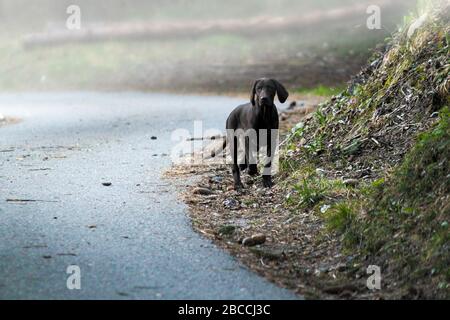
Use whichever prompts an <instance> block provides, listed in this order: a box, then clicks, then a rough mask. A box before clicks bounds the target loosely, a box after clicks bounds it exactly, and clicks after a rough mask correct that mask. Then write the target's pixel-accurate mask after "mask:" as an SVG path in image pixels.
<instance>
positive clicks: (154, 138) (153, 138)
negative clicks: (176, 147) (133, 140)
mask: <svg viewBox="0 0 450 320" xmlns="http://www.w3.org/2000/svg"><path fill="white" fill-rule="evenodd" d="M150 139H152V140H156V139H158V137H155V136H152V137H151V138H150Z"/></svg>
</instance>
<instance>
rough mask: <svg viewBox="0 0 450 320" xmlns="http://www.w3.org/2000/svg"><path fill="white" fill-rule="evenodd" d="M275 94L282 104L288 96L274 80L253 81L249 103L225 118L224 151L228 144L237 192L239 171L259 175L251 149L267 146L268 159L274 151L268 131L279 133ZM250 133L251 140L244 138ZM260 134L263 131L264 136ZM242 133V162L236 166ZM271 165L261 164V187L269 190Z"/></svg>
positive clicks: (270, 185) (257, 149)
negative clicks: (243, 154)
mask: <svg viewBox="0 0 450 320" xmlns="http://www.w3.org/2000/svg"><path fill="white" fill-rule="evenodd" d="M275 94H277V95H278V100H280V102H281V103H284V102H285V101H286V99H287V98H288V96H289V93H288V92H287V91H286V89H285V88H284V86H283V85H282V84H281V83H279V82H278V81H277V80H273V79H266V78H263V79H259V80H256V81H255V83H254V84H253V89H252V92H251V96H250V101H251V103H247V104H244V105H240V106H238V107H237V108H236V109H234V110H233V111H232V112H231V114H230V115H229V117H228V119H227V123H226V129H227V139H226V142H225V143H224V148H225V144H228V145H229V148H230V154H231V155H232V159H233V167H232V171H233V178H234V188H235V189H236V190H239V189H241V188H242V182H241V177H240V172H239V171H240V170H245V169H246V168H248V173H249V174H250V175H257V174H258V169H257V162H256V158H255V157H254V154H252V152H251V151H250V149H251V150H256V152H258V151H259V148H260V147H261V146H266V147H267V156H268V157H269V158H270V157H271V156H272V155H273V153H274V149H273V148H274V147H275V146H273V143H272V135H271V133H272V131H271V130H274V129H275V130H278V112H277V108H276V106H275V104H274V98H275ZM250 131H251V132H253V133H256V134H254V135H253V136H252V137H253V138H252V137H250V136H251V134H249V135H247V133H248V132H250ZM261 131H264V132H266V134H264V133H262V132H261ZM237 132H240V133H237ZM260 133H262V134H261V137H263V139H262V141H261V143H260V141H259V140H260ZM242 134H244V135H245V137H244V139H245V140H244V143H245V161H244V162H243V163H239V164H238V140H239V138H240V137H241V138H242ZM239 136H240V137H239ZM255 137H256V138H255ZM266 137H267V139H266ZM255 140H256V141H255ZM264 140H265V141H264ZM255 144H256V145H255ZM271 165H272V163H271V160H269V161H267V162H266V163H265V164H264V174H263V184H264V187H266V188H270V187H272V175H271V173H270V168H271ZM267 170H268V171H269V172H267Z"/></svg>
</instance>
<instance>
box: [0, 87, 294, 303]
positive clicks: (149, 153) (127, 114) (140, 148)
mask: <svg viewBox="0 0 450 320" xmlns="http://www.w3.org/2000/svg"><path fill="white" fill-rule="evenodd" d="M241 102H243V101H240V100H238V99H231V98H226V97H201V96H181V95H162V94H142V93H131V92H130V93H90V92H80V93H58V94H48V93H45V94H43V93H27V94H2V95H0V113H1V114H4V115H5V116H12V117H17V118H21V119H22V121H21V122H20V123H18V124H14V125H9V126H4V127H1V128H0V163H1V167H0V222H1V223H0V299H295V298H297V297H296V296H294V295H293V294H292V293H291V292H290V291H287V290H284V289H281V288H278V287H277V286H275V285H273V284H271V283H269V282H267V281H266V280H265V279H263V278H261V277H259V276H257V275H256V274H254V273H252V272H250V271H249V270H247V269H246V268H245V267H243V266H242V265H241V264H240V263H239V262H237V261H236V260H235V259H234V258H232V257H231V256H229V255H228V254H227V253H226V252H224V251H222V250H221V249H218V248H217V247H215V246H214V245H213V244H212V243H211V242H210V241H209V240H207V239H204V238H202V237H201V236H200V235H198V234H196V233H195V232H193V231H192V229H191V227H190V223H189V219H188V218H187V215H186V210H187V208H186V206H185V205H184V204H183V203H181V202H180V201H179V200H177V190H176V186H174V185H172V184H171V183H170V182H168V181H167V180H164V179H162V178H161V174H162V173H163V172H164V170H166V169H167V168H168V167H169V166H170V164H171V159H170V157H169V156H168V154H170V152H171V148H172V147H173V145H174V142H173V141H171V133H172V132H173V130H175V129H177V128H185V129H188V130H190V131H192V130H193V122H194V120H203V121H204V122H203V125H204V127H205V129H206V128H210V127H212V128H218V129H223V126H224V119H225V118H226V115H227V114H228V112H229V111H230V110H231V108H233V107H234V106H235V105H237V104H239V103H241ZM152 137H157V139H156V140H153V139H152ZM108 182H109V183H111V185H110V186H104V185H103V183H108ZM70 265H76V266H78V267H79V268H80V284H81V289H80V290H77V289H73V290H69V289H68V288H67V279H68V277H69V274H67V273H66V271H67V267H68V266H70Z"/></svg>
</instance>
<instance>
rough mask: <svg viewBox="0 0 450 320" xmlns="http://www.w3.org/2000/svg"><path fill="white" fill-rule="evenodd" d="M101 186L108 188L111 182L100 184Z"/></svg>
mask: <svg viewBox="0 0 450 320" xmlns="http://www.w3.org/2000/svg"><path fill="white" fill-rule="evenodd" d="M102 185H103V186H105V187H109V186H111V185H112V183H111V182H102Z"/></svg>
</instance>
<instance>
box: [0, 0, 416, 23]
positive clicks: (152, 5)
mask: <svg viewBox="0 0 450 320" xmlns="http://www.w3.org/2000/svg"><path fill="white" fill-rule="evenodd" d="M363 2H364V1H363ZM386 2H392V3H395V4H396V5H403V6H404V5H407V4H408V2H410V3H413V2H414V1H412V0H373V1H370V4H377V3H380V4H385V3H386ZM72 4H76V5H78V6H80V8H81V9H82V15H83V21H85V22H87V23H95V22H127V21H149V20H150V21H164V20H176V21H181V20H214V19H228V18H242V19H245V18H247V17H254V16H261V15H264V16H267V15H272V16H292V15H304V13H308V12H313V11H318V10H330V9H332V8H336V7H346V6H347V7H351V6H352V5H355V4H361V1H359V0H302V1H299V0H278V1H274V0H246V1H241V0H228V1H221V0H169V1H167V0H77V1H73V0H39V1H35V0H0V24H4V25H5V24H6V25H7V26H10V27H14V28H15V29H18V30H24V31H27V30H28V31H29V30H30V29H39V28H45V27H46V26H47V24H49V23H58V22H62V21H64V20H65V19H66V17H67V15H66V9H67V7H68V6H70V5H72Z"/></svg>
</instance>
